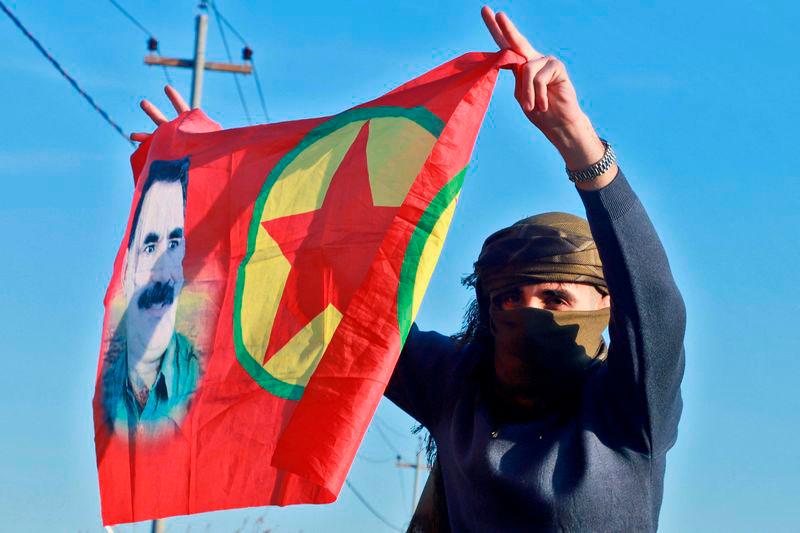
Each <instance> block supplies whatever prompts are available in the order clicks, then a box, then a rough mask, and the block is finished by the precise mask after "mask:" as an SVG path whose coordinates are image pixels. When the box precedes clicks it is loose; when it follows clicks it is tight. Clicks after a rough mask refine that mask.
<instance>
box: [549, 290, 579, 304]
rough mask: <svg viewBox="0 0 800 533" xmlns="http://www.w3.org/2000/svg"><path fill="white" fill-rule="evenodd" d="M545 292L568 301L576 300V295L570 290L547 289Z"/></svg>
mask: <svg viewBox="0 0 800 533" xmlns="http://www.w3.org/2000/svg"><path fill="white" fill-rule="evenodd" d="M543 292H544V295H545V296H555V297H556V298H561V299H562V300H565V301H567V302H572V301H574V300H575V297H574V296H573V295H572V293H570V292H569V291H565V290H560V289H547V290H545V291H543Z"/></svg>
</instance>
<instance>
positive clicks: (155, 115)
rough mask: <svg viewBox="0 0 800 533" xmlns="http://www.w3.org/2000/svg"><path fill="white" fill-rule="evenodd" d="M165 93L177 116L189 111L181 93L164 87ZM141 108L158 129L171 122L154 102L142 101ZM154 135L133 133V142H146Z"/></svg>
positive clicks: (168, 86)
mask: <svg viewBox="0 0 800 533" xmlns="http://www.w3.org/2000/svg"><path fill="white" fill-rule="evenodd" d="M164 92H165V93H166V94H167V98H169V101H170V102H171V103H172V107H173V108H174V109H175V112H176V113H177V114H179V115H180V114H181V113H183V112H184V111H189V105H188V104H187V103H186V100H184V99H183V96H181V93H179V92H178V91H176V90H175V89H174V88H172V87H171V86H170V85H167V86H166V87H164ZM139 107H141V108H142V111H144V112H145V114H147V116H148V117H150V120H152V121H153V123H154V124H155V125H156V127H158V126H160V125H161V124H164V123H165V122H169V119H168V118H167V117H166V115H164V113H162V112H161V110H160V109H159V108H158V107H156V106H155V105H154V104H153V103H152V102H150V101H149V100H142V101H141V102H140V103H139ZM150 135H152V133H144V132H137V133H131V140H132V141H136V142H144V141H146V140H147V139H148V138H149V137H150Z"/></svg>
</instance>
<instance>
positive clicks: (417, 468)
mask: <svg viewBox="0 0 800 533" xmlns="http://www.w3.org/2000/svg"><path fill="white" fill-rule="evenodd" d="M395 466H396V467H397V468H413V469H414V487H413V493H412V495H411V515H412V516H413V515H414V511H415V510H416V509H417V498H418V497H419V478H420V474H421V473H422V472H423V471H424V470H430V467H429V466H428V465H427V464H426V463H425V462H424V461H423V460H422V437H420V438H419V445H418V446H417V460H416V462H414V463H404V462H402V461H400V456H399V455H398V456H397V462H396V463H395Z"/></svg>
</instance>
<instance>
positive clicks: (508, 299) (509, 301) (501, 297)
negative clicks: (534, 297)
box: [495, 289, 522, 306]
mask: <svg viewBox="0 0 800 533" xmlns="http://www.w3.org/2000/svg"><path fill="white" fill-rule="evenodd" d="M521 299H522V295H521V294H520V291H519V290H518V289H514V290H510V291H505V292H501V293H500V294H498V295H497V296H495V303H496V304H497V305H499V306H503V305H515V304H518V303H519V302H520V300H521Z"/></svg>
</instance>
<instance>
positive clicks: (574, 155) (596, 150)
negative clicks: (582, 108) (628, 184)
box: [544, 115, 617, 191]
mask: <svg viewBox="0 0 800 533" xmlns="http://www.w3.org/2000/svg"><path fill="white" fill-rule="evenodd" d="M544 134H545V135H546V136H547V138H548V139H549V140H550V142H551V143H553V146H555V147H556V150H558V151H559V153H560V154H561V157H563V158H564V163H565V164H566V166H567V168H568V169H570V170H582V169H584V168H588V167H590V166H592V165H593V164H595V163H597V162H598V161H600V159H602V158H603V154H604V152H605V147H604V146H603V143H602V141H601V140H600V137H599V136H598V135H597V133H596V132H595V131H594V127H593V126H592V123H591V121H590V120H589V117H587V116H586V115H582V116H581V118H580V119H578V120H576V121H575V122H571V123H569V124H567V125H565V126H563V127H558V128H553V129H550V130H547V131H545V132H544ZM616 175H617V164H616V163H614V164H613V165H611V167H610V168H609V169H608V170H607V171H605V172H604V173H603V174H601V175H599V176H598V177H596V178H595V179H593V180H592V181H589V182H582V183H577V184H576V187H578V188H579V189H581V190H584V191H595V190H597V189H602V188H603V187H605V186H606V185H608V184H609V183H611V180H613V179H614V176H616Z"/></svg>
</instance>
